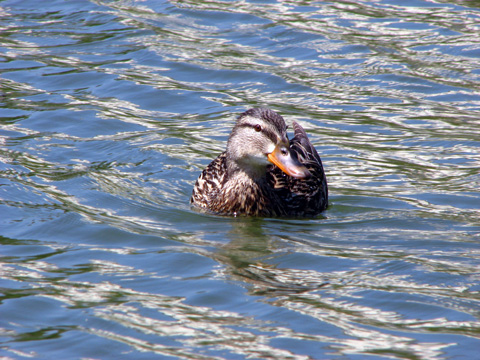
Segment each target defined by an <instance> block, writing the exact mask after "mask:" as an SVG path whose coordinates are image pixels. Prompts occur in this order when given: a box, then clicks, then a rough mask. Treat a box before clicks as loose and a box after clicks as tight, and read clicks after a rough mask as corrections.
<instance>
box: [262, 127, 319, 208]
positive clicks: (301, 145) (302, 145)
mask: <svg viewBox="0 0 480 360" xmlns="http://www.w3.org/2000/svg"><path fill="white" fill-rule="evenodd" d="M293 129H294V134H295V136H294V137H293V139H292V140H291V142H290V148H291V150H292V152H293V153H295V154H296V155H297V157H298V160H299V161H300V162H301V163H302V164H303V165H305V166H306V168H307V169H308V171H310V173H311V176H310V177H309V178H308V179H295V178H293V177H291V176H288V175H286V174H285V173H284V172H283V171H281V170H280V169H279V168H277V167H274V168H272V170H271V171H269V172H268V173H267V180H268V181H269V182H270V184H271V185H272V187H274V189H275V192H276V193H277V195H278V198H280V199H282V201H283V203H284V205H283V207H284V208H285V210H286V213H287V214H288V215H289V216H315V215H318V214H319V213H320V212H322V211H323V210H325V209H326V208H327V206H328V186H327V179H326V176H325V171H324V169H323V165H322V160H321V159H320V156H319V155H318V153H317V150H316V149H315V148H314V147H313V145H312V143H311V142H310V140H309V139H308V136H307V134H306V133H305V130H303V128H302V127H301V126H300V125H299V124H298V123H297V122H295V121H294V122H293Z"/></svg>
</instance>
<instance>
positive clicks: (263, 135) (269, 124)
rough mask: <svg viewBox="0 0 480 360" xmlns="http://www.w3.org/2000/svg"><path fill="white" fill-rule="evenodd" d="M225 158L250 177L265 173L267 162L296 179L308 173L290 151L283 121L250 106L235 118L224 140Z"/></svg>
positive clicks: (272, 114)
mask: <svg viewBox="0 0 480 360" xmlns="http://www.w3.org/2000/svg"><path fill="white" fill-rule="evenodd" d="M227 157H228V159H229V160H230V161H232V162H233V163H234V164H235V167H238V168H240V169H242V170H243V171H245V172H246V173H247V174H249V175H250V176H252V177H262V176H265V172H266V167H267V165H270V164H274V165H276V166H278V167H279V168H280V169H281V170H282V171H283V172H284V173H285V174H287V175H290V176H293V177H295V178H297V179H303V178H307V177H309V176H310V172H309V171H308V170H307V168H306V167H305V166H303V165H302V164H301V163H300V162H299V161H298V159H297V156H296V155H295V154H292V152H291V150H290V142H289V141H288V137H287V126H286V125H285V120H283V118H282V117H281V116H280V115H278V114H277V113H276V112H275V111H273V110H270V109H265V108H255V109H250V110H247V111H245V112H244V113H243V114H241V115H240V116H239V117H238V119H237V122H236V124H235V127H234V128H233V130H232V133H231V134H230V137H229V139H228V143H227Z"/></svg>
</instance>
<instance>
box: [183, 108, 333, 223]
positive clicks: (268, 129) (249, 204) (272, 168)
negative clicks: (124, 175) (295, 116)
mask: <svg viewBox="0 0 480 360" xmlns="http://www.w3.org/2000/svg"><path fill="white" fill-rule="evenodd" d="M293 129H294V137H293V139H292V140H291V142H290V141H289V140H288V137H287V126H286V125H285V121H284V119H283V118H282V117H281V116H280V115H279V114H277V113H276V112H274V111H272V110H270V109H265V108H259V109H250V110H248V111H246V112H244V113H243V114H241V115H240V116H239V118H238V119H237V122H236V124H235V126H234V128H233V130H232V133H231V134H230V137H229V139H228V143H227V150H226V151H225V152H223V153H222V154H220V155H219V156H218V157H217V158H216V159H215V160H213V161H212V162H211V163H210V164H209V165H208V166H207V167H206V168H205V169H204V170H203V172H202V174H201V175H200V176H199V178H198V179H197V182H196V183H195V186H194V188H193V193H192V197H191V199H190V202H191V203H192V205H194V206H196V207H198V208H200V209H202V210H205V211H207V212H210V213H215V214H219V215H233V216H237V215H246V216H268V217H270V216H274V217H279V216H281V217H307V216H308V217H312V216H315V215H317V214H319V213H320V212H322V211H323V210H325V209H326V208H327V205H328V187H327V179H326V177H325V172H324V170H323V166H322V161H321V159H320V156H319V155H318V153H317V151H316V150H315V148H314V147H313V145H312V144H311V143H310V140H308V137H307V134H306V133H305V131H304V130H303V128H302V127H301V126H300V125H299V124H298V123H296V122H295V121H294V122H293Z"/></svg>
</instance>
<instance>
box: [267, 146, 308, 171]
mask: <svg viewBox="0 0 480 360" xmlns="http://www.w3.org/2000/svg"><path fill="white" fill-rule="evenodd" d="M282 148H283V150H284V151H283V152H284V153H285V155H284V154H282ZM285 150H286V151H285ZM267 158H268V161H270V162H271V163H272V164H275V165H277V166H278V167H279V168H280V170H282V171H283V172H284V173H285V174H287V175H290V176H293V177H294V178H297V179H305V178H308V177H310V175H311V174H310V171H308V169H307V168H306V167H305V166H304V165H302V163H300V161H298V159H297V157H296V156H292V155H291V154H290V149H289V148H288V147H286V146H284V145H277V147H275V150H273V152H271V153H270V154H268V155H267Z"/></svg>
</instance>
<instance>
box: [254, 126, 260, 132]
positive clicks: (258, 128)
mask: <svg viewBox="0 0 480 360" xmlns="http://www.w3.org/2000/svg"><path fill="white" fill-rule="evenodd" d="M253 128H254V129H255V131H256V132H260V131H262V127H261V126H260V125H259V124H255V125H254V126H253Z"/></svg>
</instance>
